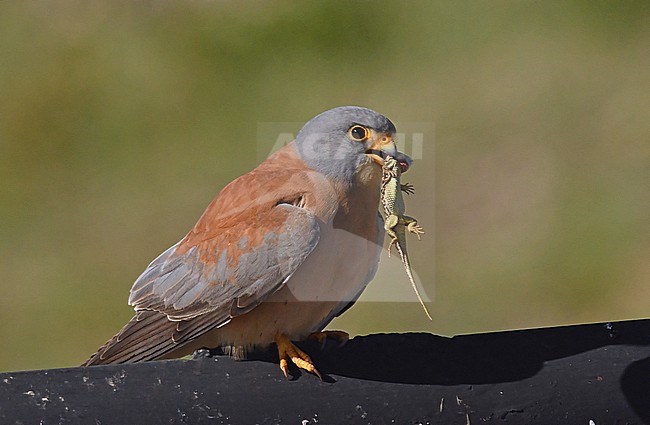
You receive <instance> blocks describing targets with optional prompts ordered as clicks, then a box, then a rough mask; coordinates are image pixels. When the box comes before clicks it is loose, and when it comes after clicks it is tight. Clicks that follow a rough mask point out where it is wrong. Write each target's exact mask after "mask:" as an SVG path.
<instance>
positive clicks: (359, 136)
mask: <svg viewBox="0 0 650 425" xmlns="http://www.w3.org/2000/svg"><path fill="white" fill-rule="evenodd" d="M349 133H350V137H351V138H352V139H353V140H356V141H357V142H361V141H363V140H366V139H367V138H368V129H367V128H365V127H362V126H360V125H353V126H352V127H350V131H349Z"/></svg>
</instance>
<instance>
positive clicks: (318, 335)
mask: <svg viewBox="0 0 650 425" xmlns="http://www.w3.org/2000/svg"><path fill="white" fill-rule="evenodd" d="M327 338H330V339H333V340H336V341H338V343H339V347H342V346H344V345H345V343H346V342H348V340H349V339H350V334H348V333H347V332H344V331H322V332H314V333H311V334H309V336H308V337H307V339H311V340H313V341H318V342H320V345H321V347H325V342H327Z"/></svg>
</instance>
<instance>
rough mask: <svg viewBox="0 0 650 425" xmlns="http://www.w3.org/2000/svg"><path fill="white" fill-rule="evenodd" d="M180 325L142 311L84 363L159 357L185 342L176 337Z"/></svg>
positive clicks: (142, 359) (91, 363)
mask: <svg viewBox="0 0 650 425" xmlns="http://www.w3.org/2000/svg"><path fill="white" fill-rule="evenodd" d="M176 325H177V323H176V322H172V321H170V320H169V319H168V318H167V316H166V315H165V314H163V313H159V312H156V311H148V310H143V311H139V312H138V314H137V315H136V316H134V317H133V318H131V320H129V322H128V323H127V324H126V325H125V326H124V327H123V328H122V330H120V332H118V334H117V335H115V336H114V337H113V338H111V339H110V340H109V341H108V342H106V344H104V345H102V346H101V347H100V348H99V349H98V350H97V352H96V353H95V354H93V355H92V356H91V357H90V358H89V359H88V360H87V361H86V362H85V363H84V364H83V365H82V366H92V365H100V364H116V363H135V362H143V361H148V360H156V359H158V358H160V357H161V356H163V355H164V354H165V353H168V352H170V351H172V350H174V349H176V348H179V347H180V346H181V345H182V344H179V343H176V342H174V341H173V340H172V335H173V333H174V331H175V330H176Z"/></svg>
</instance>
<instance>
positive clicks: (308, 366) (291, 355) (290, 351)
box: [275, 334, 323, 380]
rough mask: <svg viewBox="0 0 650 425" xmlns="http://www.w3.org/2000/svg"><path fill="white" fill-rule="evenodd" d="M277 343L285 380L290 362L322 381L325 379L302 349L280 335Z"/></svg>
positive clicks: (276, 339)
mask: <svg viewBox="0 0 650 425" xmlns="http://www.w3.org/2000/svg"><path fill="white" fill-rule="evenodd" d="M275 343H276V344H277V345H278V356H279V357H280V370H282V373H283V374H284V377H285V378H288V377H289V375H288V373H289V361H291V363H293V364H295V365H296V366H298V367H299V368H300V369H304V370H306V371H307V372H311V373H313V374H315V375H316V376H318V377H319V378H320V379H321V380H322V379H323V377H322V376H321V375H320V372H319V371H318V369H316V366H314V364H313V363H312V361H311V358H310V357H309V356H308V355H307V354H306V353H305V352H304V351H302V350H301V349H300V348H298V347H296V346H295V345H293V343H292V342H291V340H290V339H289V338H287V336H286V335H284V334H278V336H277V337H276V338H275Z"/></svg>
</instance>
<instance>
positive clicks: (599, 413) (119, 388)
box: [0, 320, 650, 425]
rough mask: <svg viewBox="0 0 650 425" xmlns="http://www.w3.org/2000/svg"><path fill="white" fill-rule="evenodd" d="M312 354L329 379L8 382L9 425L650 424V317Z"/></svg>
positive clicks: (147, 368) (104, 370)
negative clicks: (205, 424) (67, 424)
mask: <svg viewBox="0 0 650 425" xmlns="http://www.w3.org/2000/svg"><path fill="white" fill-rule="evenodd" d="M301 346H302V347H304V348H305V349H306V350H307V351H308V352H309V354H310V355H312V358H313V359H314V361H315V362H316V364H317V366H318V368H319V369H320V370H321V372H323V373H324V374H326V376H325V379H324V381H323V382H321V381H319V380H318V378H316V377H314V376H311V375H306V374H300V373H297V372H296V373H297V374H298V376H295V377H294V378H295V379H294V380H291V381H289V380H286V379H284V377H283V376H282V375H281V372H280V370H279V368H278V366H277V364H276V363H273V362H275V361H277V356H275V355H274V354H273V353H272V352H267V353H260V354H259V355H258V356H257V358H258V360H254V361H245V362H235V361H232V360H230V359H229V358H225V357H215V358H204V359H198V360H188V361H162V362H151V363H144V364H135V365H118V366H97V367H90V368H71V369H52V370H42V371H29V372H17V373H3V374H0V423H2V424H14V423H15V424H38V423H42V424H46V425H47V424H59V423H62V424H66V423H84V424H177V423H186V424H199V423H201V424H202V423H215V424H220V423H224V424H255V423H259V424H276V423H282V424H285V423H286V424H299V425H302V424H315V423H319V424H352V423H354V424H356V423H359V424H384V423H385V424H391V423H395V424H405V423H422V424H426V423H429V424H463V425H465V424H468V423H469V424H485V423H488V424H496V423H498V424H543V425H548V424H558V423H563V424H584V425H590V424H591V422H590V421H592V422H593V423H594V424H596V425H602V424H608V425H609V424H642V423H650V320H637V321H628V322H616V323H611V324H590V325H578V326H567V327H557V328H546V329H534V330H520V331H511V332H499V333H490V334H478V335H465V336H458V337H454V338H443V337H437V336H434V335H430V334H385V335H370V336H366V337H357V338H354V339H353V340H351V341H350V342H349V343H348V344H347V345H346V346H344V347H342V348H337V347H334V344H332V345H331V346H330V345H328V346H327V347H326V348H325V349H324V350H322V351H321V350H320V347H319V346H316V345H306V346H305V345H301Z"/></svg>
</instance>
